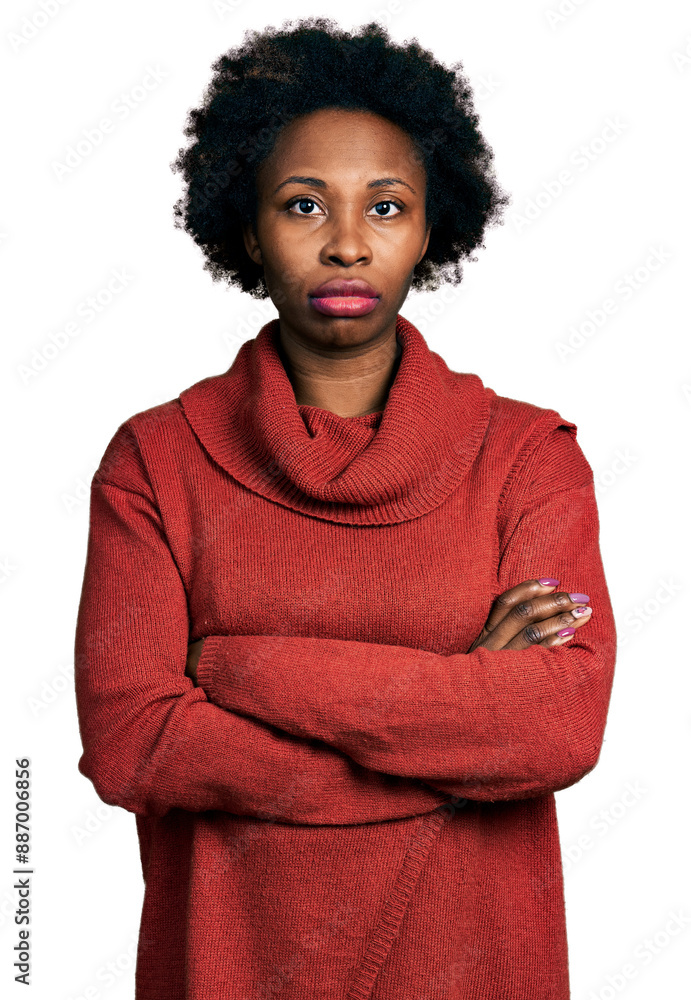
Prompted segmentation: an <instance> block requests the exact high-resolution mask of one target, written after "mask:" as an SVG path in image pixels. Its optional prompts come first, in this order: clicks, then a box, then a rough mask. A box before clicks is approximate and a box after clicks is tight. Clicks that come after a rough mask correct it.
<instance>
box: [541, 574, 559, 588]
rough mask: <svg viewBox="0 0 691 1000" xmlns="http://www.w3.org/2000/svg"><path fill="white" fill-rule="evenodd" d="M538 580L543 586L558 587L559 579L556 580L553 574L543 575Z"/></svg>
mask: <svg viewBox="0 0 691 1000" xmlns="http://www.w3.org/2000/svg"><path fill="white" fill-rule="evenodd" d="M537 582H538V583H539V584H540V585H541V586H543V587H556V586H557V584H558V583H559V581H558V580H555V579H554V578H553V577H551V576H541V577H540V579H539V580H538V581H537Z"/></svg>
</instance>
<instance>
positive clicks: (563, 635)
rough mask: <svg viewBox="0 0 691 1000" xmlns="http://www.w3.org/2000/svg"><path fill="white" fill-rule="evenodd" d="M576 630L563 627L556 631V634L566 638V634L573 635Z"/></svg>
mask: <svg viewBox="0 0 691 1000" xmlns="http://www.w3.org/2000/svg"><path fill="white" fill-rule="evenodd" d="M575 631H576V629H575V628H563V629H562V630H561V632H557V635H559V636H561V637H562V639H564V638H566V636H567V635H573V634H574V632H575Z"/></svg>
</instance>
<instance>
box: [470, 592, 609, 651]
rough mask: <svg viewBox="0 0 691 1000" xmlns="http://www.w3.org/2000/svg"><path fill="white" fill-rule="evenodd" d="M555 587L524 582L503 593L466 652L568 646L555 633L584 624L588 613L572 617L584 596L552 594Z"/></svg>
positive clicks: (586, 599) (564, 640)
mask: <svg viewBox="0 0 691 1000" xmlns="http://www.w3.org/2000/svg"><path fill="white" fill-rule="evenodd" d="M558 582H559V581H557V583H558ZM555 587H556V585H554V586H544V585H543V584H541V583H540V581H539V580H524V581H523V583H519V584H517V585H516V586H515V587H511V589H510V590H506V591H504V593H503V594H500V595H499V596H498V597H497V598H496V599H495V601H494V603H493V605H492V610H491V611H490V613H489V616H488V618H487V621H486V622H485V624H484V626H483V629H482V632H481V633H480V635H479V636H478V637H477V639H476V640H475V642H474V643H473V645H472V646H471V647H470V649H469V650H468V652H469V653H472V651H473V650H474V649H477V648H478V646H482V647H483V648H484V649H527V648H528V647H529V646H561V644H562V643H564V642H568V641H569V639H570V638H571V636H570V635H568V636H559V635H557V633H558V632H560V631H561V630H562V629H565V628H574V629H576V628H581V627H582V626H583V625H585V624H587V622H588V619H589V618H590V615H591V612H592V609H591V608H586V610H585V614H574V611H575V610H576V609H578V608H583V607H584V606H585V605H586V604H587V601H588V597H587V595H585V594H573V595H570V594H568V593H564V592H563V591H560V592H559V593H554V591H555ZM572 597H576V598H577V600H572Z"/></svg>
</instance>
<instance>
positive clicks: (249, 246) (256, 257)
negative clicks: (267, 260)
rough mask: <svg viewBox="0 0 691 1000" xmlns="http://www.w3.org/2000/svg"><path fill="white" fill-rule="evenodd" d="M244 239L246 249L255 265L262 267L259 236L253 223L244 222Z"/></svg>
mask: <svg viewBox="0 0 691 1000" xmlns="http://www.w3.org/2000/svg"><path fill="white" fill-rule="evenodd" d="M242 238H243V240H244V241H245V249H246V250H247V253H248V254H249V255H250V257H251V258H252V260H253V261H254V263H255V264H259V265H261V264H262V263H263V261H262V252H261V250H260V249H259V243H258V242H257V236H256V233H255V232H254V229H253V227H252V223H251V222H243V224H242Z"/></svg>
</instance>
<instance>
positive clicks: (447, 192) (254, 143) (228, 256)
mask: <svg viewBox="0 0 691 1000" xmlns="http://www.w3.org/2000/svg"><path fill="white" fill-rule="evenodd" d="M212 69H213V72H214V75H213V77H212V79H211V81H210V83H209V84H208V86H207V89H206V91H205V93H204V97H203V100H202V103H201V106H200V107H198V108H193V109H191V110H190V111H189V113H188V117H187V121H186V125H185V130H184V132H185V135H186V136H188V138H190V139H191V140H192V142H191V143H190V144H189V145H188V146H187V148H185V149H181V150H180V151H179V152H178V155H177V158H176V160H175V161H174V162H173V163H171V169H172V170H173V171H174V172H176V171H179V172H181V173H182V176H183V179H184V182H185V187H184V194H183V197H182V198H180V199H179V200H178V201H177V203H176V204H175V207H174V219H175V226H176V227H177V228H179V229H184V230H185V231H186V232H188V233H189V234H190V236H192V238H193V239H194V241H195V242H196V243H197V245H198V246H199V247H201V249H202V251H203V254H204V256H205V258H206V261H205V264H204V267H205V269H206V270H208V271H209V272H210V273H211V276H212V278H213V279H214V280H225V281H227V282H228V283H229V284H230V285H235V286H236V287H240V288H241V289H242V290H243V291H245V292H249V293H250V294H251V295H253V296H254V297H256V298H266V297H268V291H267V289H266V285H265V284H264V280H263V276H262V268H261V266H259V265H257V264H255V262H254V261H253V260H252V259H251V258H250V256H249V254H248V253H247V251H246V249H245V244H244V240H243V235H242V225H243V223H245V222H250V223H254V222H255V220H256V210H257V197H256V174H257V168H258V166H259V164H260V163H261V162H262V160H264V159H265V158H266V157H267V156H268V155H269V153H270V152H271V150H272V148H273V146H274V143H275V141H276V138H277V136H278V133H279V131H280V130H281V129H282V128H283V127H284V126H286V125H287V124H289V123H290V122H291V121H292V120H293V119H294V118H298V117H300V116H302V115H305V114H309V113H310V112H312V111H316V110H318V109H320V108H335V107H338V108H349V109H354V110H362V111H370V112H373V113H375V114H378V115H381V116H382V117H384V118H387V119H388V120H389V121H391V122H393V123H394V124H396V125H398V126H399V128H401V129H403V131H404V132H406V133H407V135H408V136H409V137H410V138H411V139H412V141H413V143H414V144H415V147H416V149H417V152H418V154H419V155H420V156H421V157H422V161H423V163H424V166H425V170H426V175H427V195H426V205H425V211H426V222H427V224H428V225H430V226H431V227H432V230H431V236H430V241H429V245H428V248H427V252H426V254H425V256H424V257H423V259H422V260H421V261H420V262H419V263H418V264H417V265H416V267H415V270H414V272H413V278H412V283H411V287H412V288H413V289H427V290H431V289H435V288H438V287H439V285H440V284H441V283H442V282H443V281H447V282H451V283H452V284H458V283H459V282H460V280H461V278H462V266H461V261H462V260H463V258H468V259H471V260H476V259H477V258H475V257H472V256H471V254H472V252H473V250H474V249H475V248H477V247H478V246H480V247H483V246H484V244H483V242H482V239H483V235H484V232H485V229H486V228H487V226H489V225H492V224H494V223H499V224H502V222H503V220H502V219H501V211H502V209H503V207H504V206H505V205H506V204H507V203H508V202H509V200H510V199H509V196H508V195H506V194H505V193H504V192H503V191H502V189H501V188H500V187H499V185H498V183H497V181H496V179H495V176H494V170H493V162H492V161H493V152H492V150H491V148H490V147H489V146H488V144H487V143H486V141H485V139H484V138H483V136H482V135H481V134H480V131H479V129H478V115H477V113H476V112H475V111H474V109H473V95H472V90H471V87H470V84H469V83H468V81H467V79H466V78H465V76H464V75H463V73H462V64H461V63H456V64H454V65H453V66H452V67H451V68H450V69H447V68H446V67H445V66H443V65H442V64H440V63H439V62H437V61H436V60H435V58H434V56H433V55H432V53H431V52H428V51H426V50H425V49H423V48H421V46H420V45H419V43H418V42H417V40H413V41H412V42H406V43H404V44H401V45H398V44H396V43H394V42H393V41H392V40H391V38H390V37H389V36H388V34H387V32H386V30H385V29H384V28H383V27H382V26H381V25H379V24H377V23H376V22H372V23H370V24H367V25H364V26H362V27H361V28H360V29H359V31H357V32H346V31H344V30H342V29H340V28H339V27H338V26H337V25H336V24H335V23H334V22H333V21H331V20H327V19H325V18H309V19H306V20H301V21H297V22H291V21H288V22H284V24H283V27H282V29H280V30H278V29H276V28H273V27H269V28H267V29H266V30H264V31H262V32H259V31H248V32H246V34H245V38H244V41H243V43H242V44H241V45H239V46H238V47H237V48H234V49H230V50H229V51H228V52H226V53H225V54H224V55H222V56H220V57H219V58H218V59H217V60H216V61H215V62H214V63H213V65H212Z"/></svg>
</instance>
